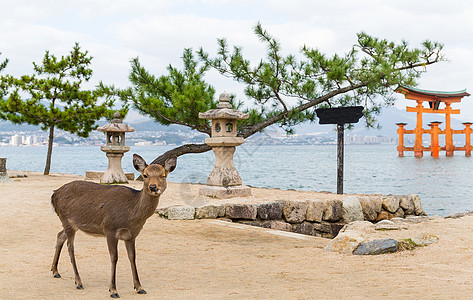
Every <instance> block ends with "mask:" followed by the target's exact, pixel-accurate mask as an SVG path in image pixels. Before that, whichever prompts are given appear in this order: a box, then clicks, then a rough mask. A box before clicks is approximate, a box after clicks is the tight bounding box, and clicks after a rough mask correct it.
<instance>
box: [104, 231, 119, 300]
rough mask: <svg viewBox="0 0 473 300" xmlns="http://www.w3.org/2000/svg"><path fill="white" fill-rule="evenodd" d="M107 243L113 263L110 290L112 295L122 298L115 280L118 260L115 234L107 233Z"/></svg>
mask: <svg viewBox="0 0 473 300" xmlns="http://www.w3.org/2000/svg"><path fill="white" fill-rule="evenodd" d="M107 245H108V252H109V253H110V261H111V263H112V269H111V279H110V287H109V289H108V291H109V292H110V297H112V298H120V296H119V295H118V292H117V284H116V280H115V278H116V273H117V261H118V247H117V246H118V239H117V238H116V237H115V236H114V235H107Z"/></svg>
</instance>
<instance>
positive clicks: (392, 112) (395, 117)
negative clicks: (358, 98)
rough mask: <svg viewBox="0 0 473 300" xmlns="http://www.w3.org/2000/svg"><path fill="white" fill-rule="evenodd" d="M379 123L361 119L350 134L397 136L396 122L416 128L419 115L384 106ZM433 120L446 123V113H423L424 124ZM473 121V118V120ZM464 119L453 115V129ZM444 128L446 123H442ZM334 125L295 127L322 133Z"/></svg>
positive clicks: (316, 123) (425, 125)
mask: <svg viewBox="0 0 473 300" xmlns="http://www.w3.org/2000/svg"><path fill="white" fill-rule="evenodd" d="M377 120H378V123H379V124H380V126H381V128H379V129H368V128H366V126H365V123H364V119H360V122H359V123H357V124H355V126H354V128H353V129H352V130H351V131H350V132H348V133H350V134H355V133H356V134H360V135H365V136H370V135H374V136H376V135H382V136H387V137H396V136H397V133H396V131H397V128H398V126H397V125H396V123H401V122H403V123H407V126H406V129H414V128H415V125H416V120H417V116H416V113H412V112H406V110H405V109H398V108H395V107H385V108H383V110H382V112H381V114H380V115H379V116H377ZM432 121H440V122H442V123H445V115H441V114H424V115H423V123H424V124H423V126H424V128H426V129H427V128H429V127H428V126H427V124H429V123H430V122H432ZM472 121H473V120H472ZM461 123H462V121H460V120H458V119H455V118H454V117H452V121H451V125H452V128H453V129H463V128H464V126H463V125H462V124H461ZM440 127H441V128H444V124H441V125H440ZM333 129H334V125H319V123H318V120H317V121H316V122H315V123H305V124H302V125H299V126H297V127H296V128H295V131H296V133H299V134H307V133H322V132H327V133H329V132H332V131H333Z"/></svg>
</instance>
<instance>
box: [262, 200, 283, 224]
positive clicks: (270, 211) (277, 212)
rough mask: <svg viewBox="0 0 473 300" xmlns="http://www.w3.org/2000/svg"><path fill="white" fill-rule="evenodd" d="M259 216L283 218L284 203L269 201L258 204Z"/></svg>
mask: <svg viewBox="0 0 473 300" xmlns="http://www.w3.org/2000/svg"><path fill="white" fill-rule="evenodd" d="M256 209H257V216H258V218H259V219H261V220H280V219H282V203H281V202H277V201H275V202H267V203H261V204H258V205H257V206H256Z"/></svg>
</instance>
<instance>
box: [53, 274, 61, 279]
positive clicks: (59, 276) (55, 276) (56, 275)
mask: <svg viewBox="0 0 473 300" xmlns="http://www.w3.org/2000/svg"><path fill="white" fill-rule="evenodd" d="M53 276H54V278H61V275H59V273H57V274H54V275H53Z"/></svg>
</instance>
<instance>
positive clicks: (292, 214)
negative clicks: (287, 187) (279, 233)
mask: <svg viewBox="0 0 473 300" xmlns="http://www.w3.org/2000/svg"><path fill="white" fill-rule="evenodd" d="M307 206H308V205H307V202H301V201H284V204H283V215H284V218H285V219H286V221H287V222H289V223H302V222H303V221H304V220H305V218H306V213H307Z"/></svg>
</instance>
